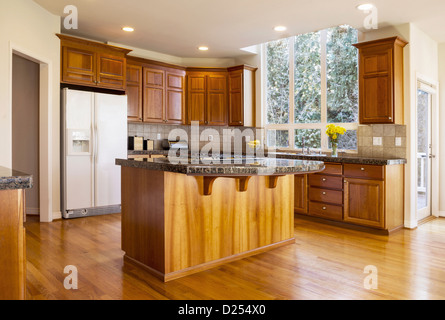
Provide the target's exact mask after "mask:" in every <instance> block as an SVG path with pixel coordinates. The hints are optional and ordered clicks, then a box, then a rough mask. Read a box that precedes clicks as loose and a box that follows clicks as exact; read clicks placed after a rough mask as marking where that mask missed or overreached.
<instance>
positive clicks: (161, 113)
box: [126, 57, 185, 124]
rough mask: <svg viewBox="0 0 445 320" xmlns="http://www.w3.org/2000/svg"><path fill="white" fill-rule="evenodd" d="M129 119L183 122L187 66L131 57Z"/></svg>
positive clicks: (128, 87) (129, 63)
mask: <svg viewBox="0 0 445 320" xmlns="http://www.w3.org/2000/svg"><path fill="white" fill-rule="evenodd" d="M126 93H127V97H128V121H132V122H146V123H166V124H183V123H184V122H185V69H184V68H182V67H175V66H173V65H168V64H164V63H160V62H156V61H152V60H146V59H141V58H135V57H131V58H128V59H127V90H126Z"/></svg>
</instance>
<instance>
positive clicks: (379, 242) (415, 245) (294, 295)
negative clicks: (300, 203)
mask: <svg viewBox="0 0 445 320" xmlns="http://www.w3.org/2000/svg"><path fill="white" fill-rule="evenodd" d="M120 225H121V222H120V214H114V215H104V216H96V217H87V218H80V219H72V220H58V221H55V222H52V223H39V222H38V221H37V219H36V218H35V217H28V218H27V222H26V223H25V227H26V244H27V260H28V262H27V298H28V299H58V300H62V299H63V300H65V299H67V300H68V299H69V300H75V299H106V300H118V299H132V300H140V299H175V300H176V299H186V300H188V299H196V300H198V299H234V300H236V299H246V300H249V299H252V300H268V299H445V219H444V218H438V219H434V220H432V221H429V222H427V223H425V224H422V225H420V226H419V227H418V228H417V229H415V230H407V229H403V230H400V231H398V232H396V233H394V234H392V235H390V236H389V237H388V236H379V235H372V234H368V233H363V232H360V231H355V230H348V229H342V228H339V227H335V226H328V225H323V224H319V223H316V222H312V221H306V220H300V219H298V218H296V219H295V238H296V241H295V244H292V245H288V246H284V247H281V248H277V249H275V250H272V251H270V252H266V253H262V254H259V255H256V256H253V257H249V258H245V259H242V260H239V261H235V262H232V263H229V264H227V265H224V266H221V267H217V268H215V269H211V270H207V271H203V272H201V273H197V274H194V275H190V276H186V277H184V278H180V279H177V280H172V281H170V282H167V283H164V282H161V281H160V280H158V279H157V278H155V277H153V276H151V275H149V274H147V273H145V272H143V271H140V270H138V269H135V268H134V267H127V266H125V267H124V266H123V259H122V256H123V252H122V251H121V249H120V247H121V244H120V241H121V236H120ZM67 265H73V266H76V267H77V270H78V289H76V290H74V289H71V290H67V289H65V288H64V285H63V282H64V279H65V277H67V276H68V274H64V268H65V266H67ZM367 265H374V266H375V267H376V268H377V271H378V288H377V289H365V288H364V280H365V277H366V276H367V275H368V274H367V273H364V268H365V266H367Z"/></svg>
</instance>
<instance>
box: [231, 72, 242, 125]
mask: <svg viewBox="0 0 445 320" xmlns="http://www.w3.org/2000/svg"><path fill="white" fill-rule="evenodd" d="M243 94H244V93H243V73H242V71H237V72H231V73H230V74H229V126H242V125H243V124H244V105H243V102H244V97H243Z"/></svg>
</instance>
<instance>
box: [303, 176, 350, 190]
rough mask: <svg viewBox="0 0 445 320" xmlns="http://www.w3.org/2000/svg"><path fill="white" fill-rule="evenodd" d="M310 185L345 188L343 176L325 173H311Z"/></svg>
mask: <svg viewBox="0 0 445 320" xmlns="http://www.w3.org/2000/svg"><path fill="white" fill-rule="evenodd" d="M309 185H311V186H314V187H321V188H329V189H343V178H342V177H334V176H328V175H323V174H310V175H309Z"/></svg>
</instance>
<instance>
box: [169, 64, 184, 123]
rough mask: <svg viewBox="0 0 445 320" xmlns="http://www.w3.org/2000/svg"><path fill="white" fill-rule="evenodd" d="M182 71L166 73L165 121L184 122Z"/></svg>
mask: <svg viewBox="0 0 445 320" xmlns="http://www.w3.org/2000/svg"><path fill="white" fill-rule="evenodd" d="M184 78H185V74H184V72H179V71H178V73H176V72H167V73H166V97H165V100H166V105H165V120H166V122H167V123H175V124H182V123H185V119H184V118H185V99H184V82H185V80H184Z"/></svg>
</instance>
